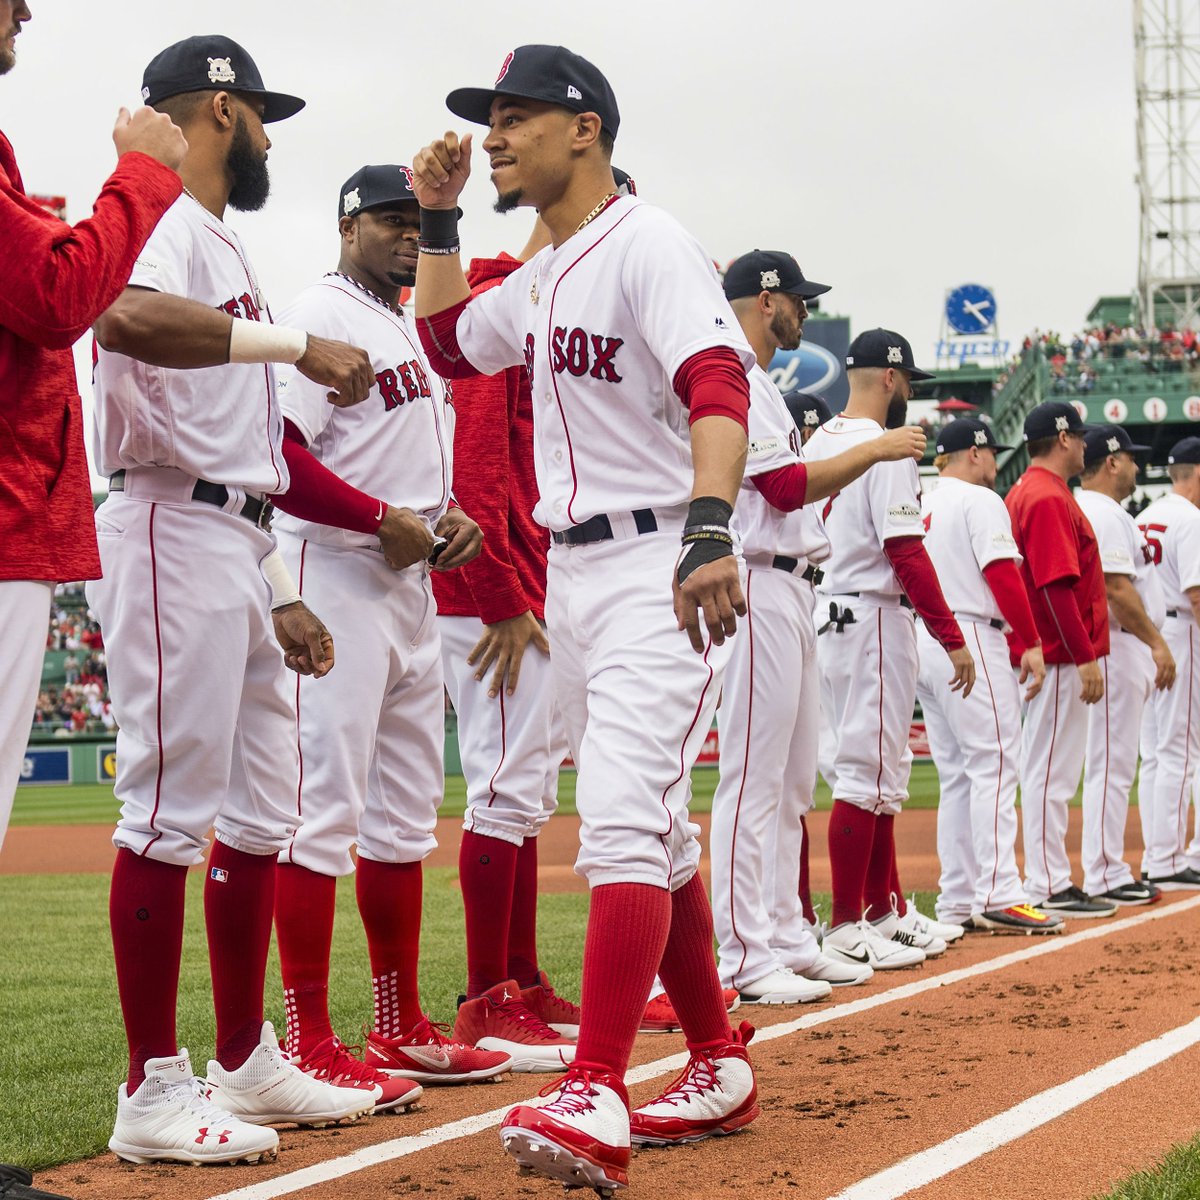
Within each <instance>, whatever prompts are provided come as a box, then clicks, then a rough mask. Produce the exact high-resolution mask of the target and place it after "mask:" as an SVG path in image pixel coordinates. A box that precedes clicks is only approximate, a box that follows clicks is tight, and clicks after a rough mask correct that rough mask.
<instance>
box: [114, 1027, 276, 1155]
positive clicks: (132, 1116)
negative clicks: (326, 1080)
mask: <svg viewBox="0 0 1200 1200" xmlns="http://www.w3.org/2000/svg"><path fill="white" fill-rule="evenodd" d="M108 1148H109V1149H110V1150H111V1151H112V1152H113V1153H114V1154H115V1155H116V1156H117V1157H118V1158H122V1159H124V1160H125V1161H126V1162H132V1163H152V1162H179V1163H188V1164H189V1165H191V1166H204V1165H208V1164H212V1163H234V1162H248V1163H256V1162H265V1161H269V1160H271V1159H273V1158H274V1157H275V1155H276V1154H277V1153H278V1151H279V1134H277V1133H276V1132H275V1130H273V1129H260V1128H259V1127H258V1126H257V1125H251V1124H248V1123H247V1122H246V1121H243V1120H241V1119H240V1118H238V1117H235V1116H234V1115H233V1114H232V1113H229V1112H226V1111H225V1110H224V1109H223V1108H220V1107H219V1106H218V1105H216V1104H213V1103H212V1101H211V1100H209V1099H208V1088H207V1086H206V1084H205V1082H204V1080H202V1079H197V1078H196V1076H195V1075H193V1074H192V1063H191V1059H190V1058H189V1057H188V1052H187V1051H186V1050H180V1051H179V1053H178V1054H177V1055H176V1056H175V1057H174V1058H151V1059H147V1061H146V1078H145V1081H144V1082H143V1083H142V1085H141V1086H140V1087H139V1088H138V1089H137V1091H135V1092H134V1093H133V1095H132V1096H131V1095H129V1089H128V1086H127V1085H126V1084H124V1083H123V1084H121V1086H120V1088H119V1089H118V1091H117V1123H116V1125H115V1126H114V1128H113V1135H112V1137H111V1138H109V1140H108Z"/></svg>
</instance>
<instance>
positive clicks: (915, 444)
mask: <svg viewBox="0 0 1200 1200" xmlns="http://www.w3.org/2000/svg"><path fill="white" fill-rule="evenodd" d="M875 447H876V449H877V450H878V451H879V459H878V461H879V462H897V461H899V460H900V459H903V458H915V459H916V460H917V461H918V462H920V460H921V459H922V458H923V457H924V456H925V430H923V429H920V428H918V427H917V426H916V425H901V426H900V428H899V429H889V430H888V431H887V433H885V434H882V435H881V436H880V437H878V438H876V439H875Z"/></svg>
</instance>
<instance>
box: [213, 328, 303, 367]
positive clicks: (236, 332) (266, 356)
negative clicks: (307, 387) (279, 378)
mask: <svg viewBox="0 0 1200 1200" xmlns="http://www.w3.org/2000/svg"><path fill="white" fill-rule="evenodd" d="M307 349H308V334H307V333H305V332H304V330H303V329H289V328H288V327H287V326H286V325H272V324H271V323H270V322H269V321H245V320H242V319H240V318H238V317H234V318H233V328H232V329H231V330H230V331H229V361H230V362H231V363H294V362H295V361H296V360H297V359H300V358H303V357H304V352H305V350H307Z"/></svg>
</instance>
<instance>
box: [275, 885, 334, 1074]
mask: <svg viewBox="0 0 1200 1200" xmlns="http://www.w3.org/2000/svg"><path fill="white" fill-rule="evenodd" d="M336 907H337V880H336V879H335V878H334V877H333V876H332V875H322V874H320V872H318V871H310V870H309V869H308V868H307V867H299V866H296V865H295V864H294V863H280V864H279V866H278V867H277V868H276V871H275V937H276V940H277V941H278V942H279V968H280V973H281V974H282V976H283V1008H284V1012H285V1013H286V1014H287V1038H286V1041H285V1043H284V1045H285V1049H286V1050H287V1052H288V1053H289V1054H307V1053H308V1051H310V1050H312V1049H313V1048H314V1047H316V1046H319V1045H320V1044H321V1043H322V1042H323V1041H325V1039H326V1038H328V1037H330V1036H331V1035H332V1033H333V1025H332V1023H331V1022H330V1020H329V950H330V947H331V946H332V944H333V914H334V910H335V908H336Z"/></svg>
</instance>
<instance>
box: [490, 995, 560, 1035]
mask: <svg viewBox="0 0 1200 1200" xmlns="http://www.w3.org/2000/svg"><path fill="white" fill-rule="evenodd" d="M496 1007H497V1008H498V1009H499V1010H500V1011H501V1012H502V1013H504V1015H505V1016H507V1017H509V1018H511V1019H512V1020H514V1021H519V1022H520V1023H521V1025H522V1027H523V1028H524V1030H525V1032H526V1033H530V1034H532V1035H533V1036H534V1037H538V1038H541V1039H542V1040H543V1041H547V1042H557V1041H558V1040H559V1037H558V1034H557V1033H555V1032H554V1030H553V1029H551V1028H550V1026H549V1025H547V1024H546V1022H545V1021H543V1020H542V1018H541V1017H539V1016H538V1015H537V1014H536V1013H534V1012H531V1011H530V1010H529V1009H528V1008H526V1007H525V1005H524V1003H523V1002H522V1001H520V1000H505V1001H503V1002H501V1003H500V1004H497V1005H496Z"/></svg>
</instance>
